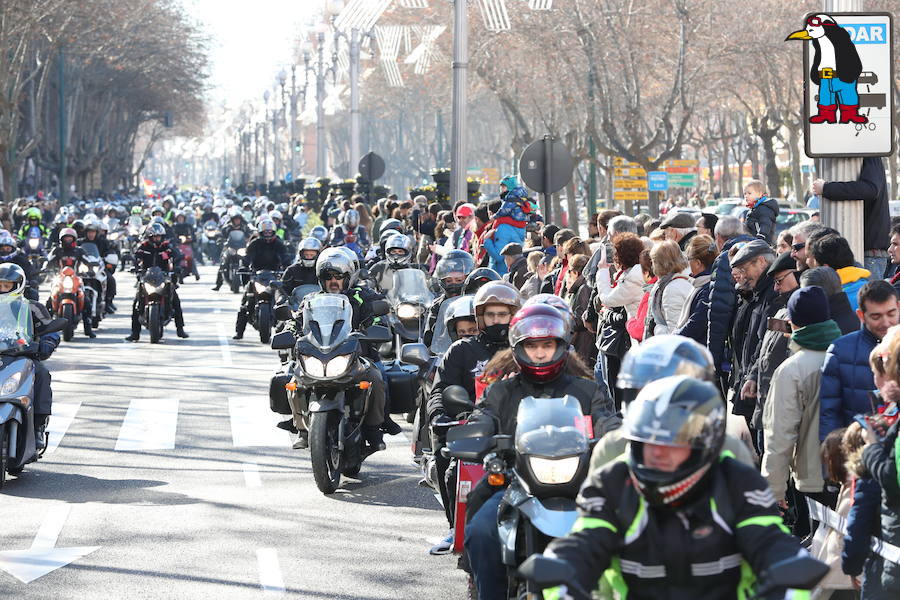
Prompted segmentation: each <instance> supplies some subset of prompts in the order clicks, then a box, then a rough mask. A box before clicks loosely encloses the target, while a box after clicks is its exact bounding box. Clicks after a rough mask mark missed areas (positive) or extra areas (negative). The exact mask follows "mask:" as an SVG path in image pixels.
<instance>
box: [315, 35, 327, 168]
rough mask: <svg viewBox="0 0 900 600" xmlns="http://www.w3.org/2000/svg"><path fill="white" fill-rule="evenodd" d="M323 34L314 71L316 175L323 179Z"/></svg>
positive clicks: (320, 36)
mask: <svg viewBox="0 0 900 600" xmlns="http://www.w3.org/2000/svg"><path fill="white" fill-rule="evenodd" d="M326 174H327V170H326V168H325V34H324V33H320V34H319V59H318V68H317V69H316V175H317V176H318V177H325V175H326Z"/></svg>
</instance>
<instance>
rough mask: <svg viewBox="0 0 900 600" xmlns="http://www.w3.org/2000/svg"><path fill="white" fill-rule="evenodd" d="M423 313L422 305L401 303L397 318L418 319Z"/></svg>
mask: <svg viewBox="0 0 900 600" xmlns="http://www.w3.org/2000/svg"><path fill="white" fill-rule="evenodd" d="M421 314H422V307H421V306H416V305H415V304H401V305H400V306H398V307H397V318H399V319H418V318H419V315H421Z"/></svg>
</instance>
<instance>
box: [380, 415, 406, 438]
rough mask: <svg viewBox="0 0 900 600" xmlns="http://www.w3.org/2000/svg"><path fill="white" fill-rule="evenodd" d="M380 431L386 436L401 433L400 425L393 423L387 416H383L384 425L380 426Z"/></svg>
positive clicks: (389, 416)
mask: <svg viewBox="0 0 900 600" xmlns="http://www.w3.org/2000/svg"><path fill="white" fill-rule="evenodd" d="M381 430H382V431H383V432H385V433H386V434H388V435H397V434H398V433H400V432H401V431H403V429H402V428H401V427H400V425H398V424H397V423H395V422H394V420H393V419H392V418H391V415H389V414H385V415H384V423H382V424H381Z"/></svg>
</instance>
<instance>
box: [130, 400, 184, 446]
mask: <svg viewBox="0 0 900 600" xmlns="http://www.w3.org/2000/svg"><path fill="white" fill-rule="evenodd" d="M177 425H178V398H167V397H156V398H135V399H134V400H132V401H131V404H130V405H129V406H128V413H127V414H126V415H125V420H124V421H123V422H122V428H121V429H119V439H118V440H117V441H116V450H172V449H173V448H175V429H176V426H177Z"/></svg>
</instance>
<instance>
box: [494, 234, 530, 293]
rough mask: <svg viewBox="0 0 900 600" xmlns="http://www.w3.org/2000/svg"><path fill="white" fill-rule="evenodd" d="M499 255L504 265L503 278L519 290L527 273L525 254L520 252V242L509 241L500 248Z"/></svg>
mask: <svg viewBox="0 0 900 600" xmlns="http://www.w3.org/2000/svg"><path fill="white" fill-rule="evenodd" d="M500 256H502V257H503V260H504V263H505V265H506V273H505V274H504V275H503V280H504V281H506V282H507V283H510V284H512V285H513V286H514V287H515V288H516V289H517V290H521V289H522V285H523V284H524V283H525V280H526V279H527V274H528V263H527V262H526V260H525V255H524V254H522V244H519V243H518V242H510V243H509V244H507V245H505V246H504V247H503V249H502V250H500Z"/></svg>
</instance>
